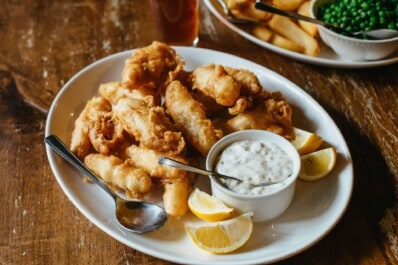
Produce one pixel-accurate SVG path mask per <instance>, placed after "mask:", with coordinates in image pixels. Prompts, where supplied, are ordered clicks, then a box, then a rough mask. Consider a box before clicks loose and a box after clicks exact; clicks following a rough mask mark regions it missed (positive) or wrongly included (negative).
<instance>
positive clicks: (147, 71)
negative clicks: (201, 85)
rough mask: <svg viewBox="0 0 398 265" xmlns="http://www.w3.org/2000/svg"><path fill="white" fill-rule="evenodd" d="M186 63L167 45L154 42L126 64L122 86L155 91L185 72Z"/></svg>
mask: <svg viewBox="0 0 398 265" xmlns="http://www.w3.org/2000/svg"><path fill="white" fill-rule="evenodd" d="M183 66H184V62H183V60H182V59H181V57H180V56H179V55H177V54H176V52H175V50H174V49H172V48H171V47H170V46H168V45H167V44H165V43H161V42H157V41H154V42H153V43H152V44H151V45H148V46H146V47H143V48H141V49H138V50H135V51H134V52H133V54H132V55H131V57H130V58H128V59H127V60H126V62H125V66H124V69H123V72H122V84H123V86H124V87H126V88H128V89H131V90H133V89H139V88H140V89H155V90H157V91H159V88H161V87H162V86H163V85H164V84H167V83H168V82H169V81H171V80H173V79H174V78H175V77H176V76H177V75H178V73H179V72H180V71H182V70H183Z"/></svg>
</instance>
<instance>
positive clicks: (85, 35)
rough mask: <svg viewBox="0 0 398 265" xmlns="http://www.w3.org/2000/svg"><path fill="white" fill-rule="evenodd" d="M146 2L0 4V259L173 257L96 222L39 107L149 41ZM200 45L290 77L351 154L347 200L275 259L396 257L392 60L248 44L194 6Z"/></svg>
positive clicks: (369, 260) (396, 98)
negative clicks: (335, 63)
mask: <svg viewBox="0 0 398 265" xmlns="http://www.w3.org/2000/svg"><path fill="white" fill-rule="evenodd" d="M147 2H148V1H138V0H135V1H127V0H109V1H99V0H85V1H83V0H59V1H49V0H47V1H33V0H24V1H11V0H3V1H2V2H1V5H0V117H1V123H0V128H1V129H0V151H1V152H0V187H1V189H2V194H1V197H0V205H1V210H0V223H1V226H0V264H151V265H155V264H156V265H160V264H171V263H170V262H168V261H164V260H160V259H157V258H154V257H151V256H148V255H146V254H143V253H140V252H138V251H136V250H134V249H131V248H129V247H127V246H125V245H123V244H121V243H119V242H118V241H116V240H114V239H113V238H111V237H110V236H108V235H107V234H105V233H104V232H102V231H101V230H100V229H98V228H97V227H96V226H94V225H92V224H91V223H90V222H89V221H88V220H87V219H86V218H85V217H84V216H83V215H82V214H81V213H80V212H79V211H78V210H77V209H76V208H75V207H74V206H73V205H72V203H71V202H70V201H69V200H68V199H67V197H66V196H65V195H64V193H63V192H62V190H61V188H60V187H59V185H58V183H57V182H56V180H55V178H54V176H53V174H52V171H51V169H50V166H49V163H48V161H47V156H46V153H45V148H44V143H43V139H44V128H45V123H46V115H47V111H48V108H49V106H50V105H51V102H52V100H53V99H54V97H55V95H56V94H57V92H58V91H59V90H60V89H61V87H62V86H63V85H64V84H65V83H66V82H67V81H68V79H69V78H71V77H72V76H73V75H74V74H75V73H76V72H77V71H79V70H80V69H82V68H83V67H85V66H87V65H88V64H90V63H92V62H94V61H96V60H98V59H100V58H102V57H104V56H107V55H109V54H113V53H116V52H119V51H124V50H127V49H131V48H137V47H140V46H143V45H147V44H149V43H150V42H152V40H154V39H156V38H157V37H156V34H155V32H154V31H153V30H152V29H153V27H152V26H151V19H150V13H149V11H148V10H149V9H148V3H147ZM200 16H201V21H200V41H199V47H205V48H210V49H214V50H220V51H224V52H227V53H231V54H235V55H238V56H241V57H243V58H247V59H249V60H252V61H254V62H256V63H259V64H261V65H263V66H266V67H268V68H270V69H272V70H274V71H276V72H277V73H280V74H281V75H283V76H285V77H287V78H288V79H290V80H292V81H293V82H294V83H295V84H297V85H298V86H300V87H302V88H303V89H304V90H306V91H307V92H308V93H309V94H311V95H312V96H313V97H314V98H315V99H316V100H317V101H318V102H319V103H320V104H321V105H322V106H323V107H324V108H325V109H326V110H327V112H328V113H329V114H330V115H331V116H332V118H333V119H334V120H335V122H336V123H337V125H338V126H339V128H340V129H341V131H342V133H343V135H344V137H345V139H346V140H347V143H348V145H349V148H350V150H351V152H352V156H353V160H354V170H355V185H354V191H353V197H352V200H351V202H350V204H349V207H348V209H347V212H346V213H345V214H344V216H343V218H342V219H341V221H340V222H339V223H338V224H337V226H336V227H335V228H334V229H333V230H332V231H331V232H330V233H329V234H328V235H327V236H326V237H325V238H323V239H322V240H321V241H320V242H319V243H317V244H316V245H315V246H313V247H311V248H310V249H308V250H306V251H304V252H303V253H300V254H298V255H296V256H293V257H291V258H289V259H287V260H284V261H282V262H280V264H333V265H334V264H363V265H364V264H398V261H397V260H398V155H397V154H398V153H397V150H398V107H397V106H398V75H397V73H398V65H397V64H395V65H389V66H383V67H378V68H371V69H352V70H343V69H333V68H329V67H320V66H314V65H309V64H304V63H300V62H297V61H294V60H291V59H288V58H285V57H283V56H280V55H278V54H275V53H273V52H271V51H267V50H265V49H263V48H261V47H259V46H257V45H255V44H253V43H250V42H248V41H246V40H245V39H243V38H242V37H240V36H238V35H237V34H235V33H233V32H232V31H231V30H229V29H228V28H227V27H226V26H224V25H223V24H222V23H221V22H219V21H218V20H217V19H216V18H215V17H214V16H213V15H212V14H211V13H210V11H209V10H208V9H207V8H206V6H205V5H204V4H203V3H202V2H201V7H200Z"/></svg>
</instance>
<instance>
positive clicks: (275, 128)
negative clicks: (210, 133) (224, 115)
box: [224, 92, 295, 140]
mask: <svg viewBox="0 0 398 265" xmlns="http://www.w3.org/2000/svg"><path fill="white" fill-rule="evenodd" d="M291 116H292V108H291V106H290V105H289V104H288V103H287V102H286V100H285V99H284V97H283V96H282V94H281V93H279V92H274V93H266V92H264V93H263V96H262V97H261V98H259V99H256V101H255V102H254V105H253V108H252V109H250V110H247V111H245V112H243V113H240V114H238V115H236V116H235V117H233V118H232V119H230V120H228V121H227V122H226V123H225V126H224V129H225V131H226V132H227V133H231V132H234V131H239V130H247V129H260V130H267V131H272V132H274V133H277V134H279V135H281V136H284V137H285V138H286V139H289V140H293V139H294V138H295V134H294V131H293V127H292V120H291Z"/></svg>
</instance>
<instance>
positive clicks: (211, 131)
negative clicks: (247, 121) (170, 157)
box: [165, 81, 222, 156]
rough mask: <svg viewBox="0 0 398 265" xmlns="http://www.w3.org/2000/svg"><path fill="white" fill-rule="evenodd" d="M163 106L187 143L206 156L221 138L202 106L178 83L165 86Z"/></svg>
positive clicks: (174, 82) (220, 132)
mask: <svg viewBox="0 0 398 265" xmlns="http://www.w3.org/2000/svg"><path fill="white" fill-rule="evenodd" d="M165 105H166V108H167V111H168V112H169V113H170V115H171V117H172V118H173V120H174V122H175V123H176V124H177V127H178V128H179V129H180V130H181V131H182V133H183V135H184V136H185V138H186V139H187V141H188V142H189V143H190V144H191V145H192V146H193V147H194V148H195V149H196V150H198V151H199V152H200V153H201V154H202V155H203V156H206V155H207V153H208V152H209V150H210V148H211V147H212V146H213V144H214V143H215V142H216V141H217V140H218V139H220V138H221V137H222V131H220V130H216V129H215V128H214V126H213V124H212V122H211V120H209V119H208V118H207V117H206V113H205V110H204V108H203V106H202V105H201V104H200V103H199V102H198V101H196V100H195V99H194V98H193V97H192V95H191V94H190V93H189V91H188V89H187V88H186V87H185V86H184V85H182V84H181V82H179V81H173V82H171V83H170V85H168V86H167V88H166V93H165Z"/></svg>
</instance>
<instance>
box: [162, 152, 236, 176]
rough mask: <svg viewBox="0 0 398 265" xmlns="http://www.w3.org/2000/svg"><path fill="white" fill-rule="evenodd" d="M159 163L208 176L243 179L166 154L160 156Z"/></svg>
mask: <svg viewBox="0 0 398 265" xmlns="http://www.w3.org/2000/svg"><path fill="white" fill-rule="evenodd" d="M158 163H159V164H161V165H166V166H169V167H175V168H180V169H183V170H186V171H190V172H194V173H198V174H202V175H206V176H215V177H220V178H230V179H236V180H238V181H241V180H240V179H238V178H234V177H231V176H225V175H222V174H219V173H217V172H213V171H207V170H204V169H200V168H196V167H193V166H190V165H188V164H184V163H181V162H179V161H177V160H174V159H171V158H168V157H165V156H161V157H159V159H158Z"/></svg>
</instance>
